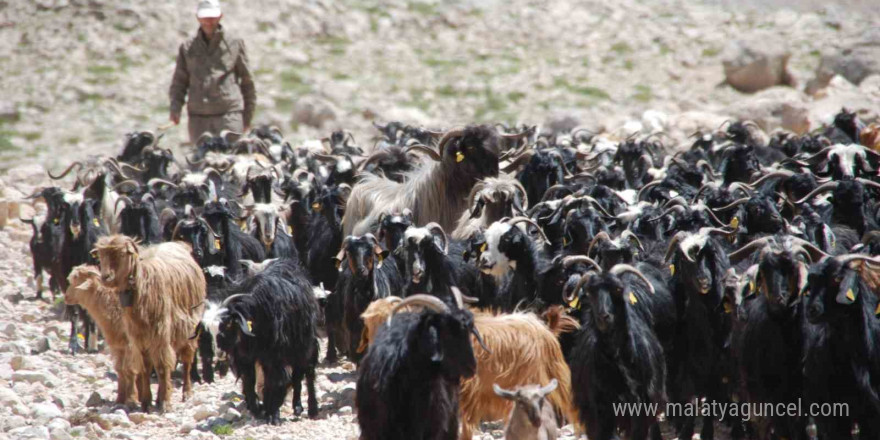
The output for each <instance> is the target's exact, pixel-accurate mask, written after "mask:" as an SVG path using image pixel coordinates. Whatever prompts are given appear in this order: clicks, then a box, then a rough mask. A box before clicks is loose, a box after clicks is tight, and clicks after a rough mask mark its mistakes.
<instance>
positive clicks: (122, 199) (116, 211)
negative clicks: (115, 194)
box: [113, 196, 133, 215]
mask: <svg viewBox="0 0 880 440" xmlns="http://www.w3.org/2000/svg"><path fill="white" fill-rule="evenodd" d="M119 202H125V204H126V206H131V205H133V203H132V201H131V199H130V198H128V196H119V198H118V199H116V204H115V205H113V215H118V214H119Z"/></svg>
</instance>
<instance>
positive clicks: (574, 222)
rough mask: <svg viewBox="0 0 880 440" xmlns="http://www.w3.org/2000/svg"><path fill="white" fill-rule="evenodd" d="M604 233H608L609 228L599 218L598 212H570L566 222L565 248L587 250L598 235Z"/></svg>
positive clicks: (577, 210)
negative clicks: (571, 247) (573, 247)
mask: <svg viewBox="0 0 880 440" xmlns="http://www.w3.org/2000/svg"><path fill="white" fill-rule="evenodd" d="M602 231H605V232H607V231H608V228H607V226H605V222H604V221H602V218H601V217H599V214H598V211H596V210H593V209H588V210H581V209H580V208H578V209H576V210H573V211H570V212H569V214H568V215H567V218H566V221H565V229H564V234H565V235H564V236H563V237H564V238H563V246H566V247H569V246H576V247H577V248H578V249H580V248H584V249H586V246H587V245H588V244H589V243H590V242H591V241H592V240H593V238H594V237H595V236H596V234H598V233H599V232H602Z"/></svg>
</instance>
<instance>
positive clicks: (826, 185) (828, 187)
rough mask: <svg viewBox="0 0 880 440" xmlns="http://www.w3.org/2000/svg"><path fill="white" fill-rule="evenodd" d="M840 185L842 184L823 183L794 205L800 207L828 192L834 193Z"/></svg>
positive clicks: (836, 182) (835, 182)
mask: <svg viewBox="0 0 880 440" xmlns="http://www.w3.org/2000/svg"><path fill="white" fill-rule="evenodd" d="M839 184H840V182H838V181H834V182H828V183H823V184H821V185H819V186H818V187H817V188H816V189H814V190H812V191H810V193H809V194H807V195H805V196H804V197H803V198H802V199H800V200H795V201H794V204H795V205H800V204H802V203H804V202H806V201H807V200H810V199H812V198H813V197H815V196H816V195H818V194H821V193H824V192H828V191H834V190H835V189H836V188H837V185H839Z"/></svg>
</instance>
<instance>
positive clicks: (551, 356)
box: [358, 297, 578, 440]
mask: <svg viewBox="0 0 880 440" xmlns="http://www.w3.org/2000/svg"><path fill="white" fill-rule="evenodd" d="M396 301H400V299H399V298H396V297H388V298H383V299H380V300H376V301H373V302H372V303H371V304H370V306H369V307H367V310H366V311H364V313H363V314H361V318H362V319H363V320H364V330H363V333H362V334H361V346H360V347H358V351H361V349H366V347H367V346H369V343H370V341H373V340H374V339H375V335H376V332H377V331H378V330H379V328H380V327H381V325H382V323H384V322H385V321H386V320H387V318H388V316H389V314H390V312H391V308H393V305H394V303H395V302H396ZM563 322H564V323H567V322H568V321H567V320H565V319H560V320H556V323H557V324H558V323H563ZM474 326H475V327H476V328H477V330H478V331H479V332H480V334H481V335H482V336H483V341H484V342H485V343H486V345H487V346H488V347H489V349H490V350H491V351H492V352H491V353H489V352H487V351H485V350H483V349H482V347H480V344H479V343H478V342H477V341H476V340H475V339H474V338H473V337H472V338H471V345H473V347H474V355H476V358H477V374H476V375H474V377H472V378H470V379H467V380H465V381H463V382H462V384H461V403H460V405H461V420H462V428H461V436H460V437H459V438H460V439H468V440H470V438H471V435H472V432H473V428H474V427H475V426H476V425H478V424H479V423H480V422H481V421H483V420H500V419H504V420H505V421H506V419H507V417H508V416H509V414H510V412H511V410H512V408H513V403H511V402H510V401H507V400H504V399H502V398H500V397H498V396H497V395H496V394H495V390H494V389H493V385H494V384H499V385H500V386H502V387H504V388H507V389H513V388H516V387H519V386H523V385H528V384H533V383H549V382H550V381H551V380H553V379H556V380H557V381H558V382H559V387H558V388H557V389H556V390H555V391H554V392H553V393H551V394H550V395H549V397H548V400H549V401H550V403H551V404H552V405H553V407H554V408H556V410H557V411H559V412H560V413H561V414H562V415H564V416H565V417H566V418H567V419H568V420H570V421H576V420H578V419H577V414H576V413H575V412H574V408H573V406H572V400H571V371H570V370H569V369H568V364H566V363H565V359H564V358H563V356H562V348H561V347H560V346H559V341H558V340H557V339H556V336H555V334H554V332H559V331H560V329H556V328H554V329H551V328H548V327H547V326H546V325H545V324H544V322H542V321H541V320H540V319H539V318H538V317H537V316H535V315H534V314H532V313H514V314H510V315H498V316H494V315H491V314H488V313H481V312H475V313H474Z"/></svg>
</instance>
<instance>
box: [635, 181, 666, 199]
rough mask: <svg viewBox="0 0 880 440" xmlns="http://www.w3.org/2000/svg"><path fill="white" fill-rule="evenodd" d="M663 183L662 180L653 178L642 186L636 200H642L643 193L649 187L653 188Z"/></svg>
mask: <svg viewBox="0 0 880 440" xmlns="http://www.w3.org/2000/svg"><path fill="white" fill-rule="evenodd" d="M661 183H663V181H662V180H653V181H651V182H648V183H646V184H645V185H644V186H642V189H640V190H639V193H638V196H637V197H636V201H640V200H642V194H644V193H645V192H647V191H648V190H649V189H651V188H653V187H655V186H657V185H659V184H661Z"/></svg>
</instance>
